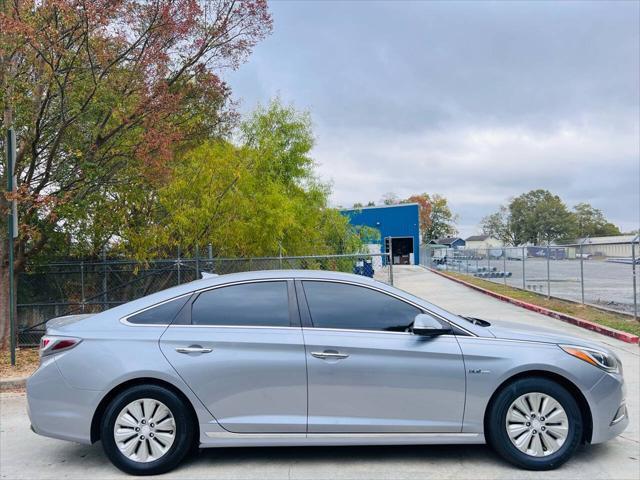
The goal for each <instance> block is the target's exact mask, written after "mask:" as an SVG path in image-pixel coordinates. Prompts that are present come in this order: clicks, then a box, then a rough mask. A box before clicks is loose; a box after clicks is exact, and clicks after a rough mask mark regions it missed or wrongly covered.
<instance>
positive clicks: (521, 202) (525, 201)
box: [509, 189, 575, 245]
mask: <svg viewBox="0 0 640 480" xmlns="http://www.w3.org/2000/svg"><path fill="white" fill-rule="evenodd" d="M509 216H510V218H509V225H510V229H511V232H512V235H513V240H514V242H513V243H514V244H515V245H522V244H524V243H527V242H530V243H535V244H542V243H547V242H552V241H566V240H568V239H571V238H573V237H574V235H575V222H574V217H573V215H572V214H571V212H569V210H568V209H567V206H566V205H565V204H564V202H563V201H562V200H561V199H560V197H559V196H557V195H554V194H552V193H551V192H549V191H548V190H542V189H539V190H531V191H530V192H527V193H523V194H522V195H520V196H518V197H516V198H514V199H513V200H511V203H510V204H509Z"/></svg>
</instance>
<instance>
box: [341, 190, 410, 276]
mask: <svg viewBox="0 0 640 480" xmlns="http://www.w3.org/2000/svg"><path fill="white" fill-rule="evenodd" d="M419 209H420V205H418V204H417V203H403V204H399V205H381V206H377V207H362V208H350V209H345V210H342V211H341V213H342V214H343V215H346V216H347V217H348V218H349V222H350V223H351V224H352V225H354V226H357V225H366V226H368V227H371V228H376V229H378V230H380V236H381V245H380V250H381V251H382V252H390V253H391V256H392V258H393V263H394V264H395V265H409V264H414V265H417V264H419V263H420V220H419V212H420V210H419Z"/></svg>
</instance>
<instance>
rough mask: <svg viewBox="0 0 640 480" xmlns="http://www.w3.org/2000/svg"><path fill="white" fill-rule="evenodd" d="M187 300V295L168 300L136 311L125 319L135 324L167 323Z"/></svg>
mask: <svg viewBox="0 0 640 480" xmlns="http://www.w3.org/2000/svg"><path fill="white" fill-rule="evenodd" d="M187 300H189V295H185V296H184V297H179V298H175V299H173V300H169V301H168V302H164V303H161V304H159V305H156V306H155V307H151V308H148V309H146V310H143V311H142V312H140V313H136V314H135V315H132V316H130V317H129V318H127V321H128V322H129V323H135V324H136V325H169V324H170V323H171V322H172V321H173V319H174V318H175V317H176V315H177V314H178V312H179V311H180V309H181V308H182V307H183V306H184V304H185V303H187Z"/></svg>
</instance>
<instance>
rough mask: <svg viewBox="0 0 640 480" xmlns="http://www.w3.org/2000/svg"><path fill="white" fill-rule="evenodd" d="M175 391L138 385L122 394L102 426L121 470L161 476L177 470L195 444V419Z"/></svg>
mask: <svg viewBox="0 0 640 480" xmlns="http://www.w3.org/2000/svg"><path fill="white" fill-rule="evenodd" d="M189 412H190V411H189V409H188V408H186V405H184V402H183V401H182V400H181V399H180V397H179V396H178V395H176V394H175V393H174V392H172V391H171V390H168V389H166V388H163V387H160V386H157V385H138V386H135V387H132V388H130V389H128V390H125V391H123V392H121V393H120V394H118V395H117V396H116V397H115V398H114V399H113V400H112V401H111V403H110V404H109V406H108V407H107V409H106V411H105V414H104V417H103V421H102V427H101V439H102V445H103V448H104V451H105V453H106V455H107V457H109V459H110V460H111V462H112V463H113V464H114V465H115V466H116V467H118V468H119V469H120V470H122V471H124V472H126V473H129V474H133V475H157V474H160V473H164V472H167V471H169V470H171V469H173V468H174V467H175V466H176V465H178V463H180V461H182V459H183V458H184V457H185V455H186V454H187V453H188V452H189V450H190V448H191V446H192V444H193V428H192V425H193V423H192V419H191V418H190V415H189Z"/></svg>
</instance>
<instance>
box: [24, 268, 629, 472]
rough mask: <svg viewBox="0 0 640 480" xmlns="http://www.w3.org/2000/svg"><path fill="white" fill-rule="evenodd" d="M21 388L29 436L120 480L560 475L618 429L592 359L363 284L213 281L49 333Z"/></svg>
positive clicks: (589, 351) (557, 338)
mask: <svg viewBox="0 0 640 480" xmlns="http://www.w3.org/2000/svg"><path fill="white" fill-rule="evenodd" d="M41 356H42V358H41V364H40V367H39V368H38V370H37V371H36V372H35V373H34V374H33V375H32V376H31V378H30V379H29V381H28V383H27V395H28V404H29V416H30V419H31V423H32V429H33V430H34V431H35V432H36V433H39V434H42V435H46V436H50V437H54V438H60V439H64V440H70V441H74V442H80V443H86V444H90V443H94V442H97V441H101V442H102V445H103V448H104V451H105V453H106V455H107V456H108V457H109V459H110V460H111V461H112V462H113V463H114V465H116V466H117V467H118V468H120V469H121V470H123V471H125V472H128V473H132V474H158V473H162V472H166V471H168V470H171V469H172V468H174V467H175V466H177V465H178V464H179V463H180V462H181V460H182V459H183V458H184V457H185V455H187V453H188V452H189V451H190V450H191V449H192V447H194V446H199V447H201V448H208V447H233V446H292V445H336V446H337V445H374V444H375V445H380V444H384V445H387V444H389V445H391V444H443V443H446V444H481V443H485V442H487V443H489V444H490V445H491V446H492V447H493V448H494V449H496V451H497V452H498V453H499V454H500V455H502V456H503V457H504V458H505V459H507V460H508V461H510V462H512V463H513V464H515V465H517V466H519V467H522V468H527V469H534V470H544V469H551V468H555V467H557V466H559V465H561V464H562V463H563V462H565V461H566V460H568V459H569V457H570V456H571V455H572V454H573V452H574V451H575V449H576V448H577V446H578V445H579V444H581V443H583V442H586V443H600V442H604V441H606V440H608V439H610V438H613V437H615V436H616V435H618V434H619V433H621V432H622V431H623V430H624V429H625V427H626V426H627V424H628V421H629V420H628V417H627V410H626V406H625V397H624V394H625V393H624V392H625V390H624V380H623V376H622V366H621V365H620V361H619V359H618V358H617V357H616V356H615V355H614V354H613V353H612V352H611V351H609V350H608V349H606V348H605V347H603V346H602V345H599V344H593V343H588V342H586V341H584V340H582V339H578V338H573V337H567V336H564V335H561V334H558V333H555V332H552V331H542V330H538V329H533V328H525V327H523V326H522V325H515V324H513V325H511V324H507V323H504V324H503V323H498V322H493V323H489V322H487V321H485V320H479V319H475V318H465V317H460V316H457V315H454V314H452V313H450V312H447V311H445V310H443V309H441V308H439V307H437V306H435V305H433V304H431V303H429V302H427V301H425V300H423V299H420V298H417V297H414V296H412V295H410V294H408V293H406V292H403V291H401V290H399V289H397V288H394V287H391V286H389V285H385V284H383V283H379V282H377V281H374V280H372V279H369V278H367V277H363V276H359V275H352V274H341V273H332V272H324V271H323V272H320V271H262V272H248V273H239V274H232V275H222V276H217V277H209V278H206V279H203V280H198V281H195V282H191V283H188V284H183V285H180V286H178V287H174V288H171V289H168V290H165V291H162V292H159V293H155V294H153V295H150V296H148V297H144V298H141V299H138V300H135V301H133V302H129V303H127V304H125V305H122V306H118V307H115V308H113V309H111V310H107V311H105V312H102V313H99V314H96V315H76V316H70V317H61V318H58V319H54V320H52V321H50V322H49V323H48V324H47V334H46V336H45V337H44V338H43V339H42V343H41Z"/></svg>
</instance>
